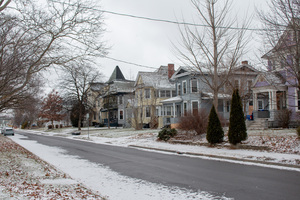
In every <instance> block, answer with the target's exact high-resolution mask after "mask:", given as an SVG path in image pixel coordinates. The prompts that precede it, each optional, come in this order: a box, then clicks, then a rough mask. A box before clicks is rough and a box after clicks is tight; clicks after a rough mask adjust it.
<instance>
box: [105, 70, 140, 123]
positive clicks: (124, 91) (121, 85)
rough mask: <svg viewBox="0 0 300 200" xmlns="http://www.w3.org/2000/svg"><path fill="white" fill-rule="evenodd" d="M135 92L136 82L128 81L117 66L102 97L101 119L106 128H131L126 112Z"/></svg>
mask: <svg viewBox="0 0 300 200" xmlns="http://www.w3.org/2000/svg"><path fill="white" fill-rule="evenodd" d="M133 92H134V81H130V80H126V79H125V77H124V75H123V73H122V72H121V70H120V68H119V67H118V66H116V68H115V69H114V71H113V73H112V74H111V76H110V78H109V80H108V81H107V83H106V86H105V87H104V88H103V92H102V94H101V97H100V99H102V100H101V101H102V106H101V109H100V112H101V119H102V123H104V125H105V126H123V127H128V126H129V124H128V123H127V121H128V119H127V118H126V116H127V115H126V113H125V111H126V106H127V102H128V99H130V98H131V97H132V95H133Z"/></svg>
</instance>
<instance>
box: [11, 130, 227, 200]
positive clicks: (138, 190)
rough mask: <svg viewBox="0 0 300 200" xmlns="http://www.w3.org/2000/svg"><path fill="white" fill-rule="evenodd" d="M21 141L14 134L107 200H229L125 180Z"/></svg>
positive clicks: (99, 167) (56, 151) (102, 168)
mask: <svg viewBox="0 0 300 200" xmlns="http://www.w3.org/2000/svg"><path fill="white" fill-rule="evenodd" d="M22 138H24V136H20V135H17V134H16V136H15V137H14V138H13V139H14V141H16V142H17V143H19V144H20V145H22V146H24V147H25V148H26V149H28V150H29V151H31V152H33V153H35V154H36V155H37V156H39V157H40V158H42V159H44V160H46V161H47V162H49V163H50V164H52V165H54V166H55V167H57V168H58V169H60V170H62V171H64V172H66V173H68V175H70V176H71V177H72V178H73V179H75V180H76V181H78V182H80V183H83V184H84V185H86V186H87V187H89V188H91V189H92V190H94V191H97V192H99V193H100V194H101V195H102V196H106V197H107V198H108V199H112V200H114V199H115V200H119V199H122V200H127V199H128V200H131V199H151V200H155V199H158V200H160V199H165V200H169V199H172V200H176V199H178V200H181V199H204V200H205V199H228V198H225V197H216V196H213V195H211V194H210V193H208V192H205V191H191V190H188V189H184V188H179V187H169V186H164V185H162V184H155V183H150V182H146V181H143V180H139V179H134V178H130V177H126V176H123V175H120V174H118V173H116V172H114V171H112V170H110V169H109V168H108V167H105V166H102V165H99V164H95V163H91V162H89V161H87V160H84V159H80V158H79V157H76V156H70V155H67V154H66V152H65V151H64V150H62V149H59V148H55V147H49V146H45V145H41V144H38V143H37V142H35V141H30V140H22ZM41 149H42V151H41Z"/></svg>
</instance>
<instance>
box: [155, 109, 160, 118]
mask: <svg viewBox="0 0 300 200" xmlns="http://www.w3.org/2000/svg"><path fill="white" fill-rule="evenodd" d="M155 115H156V116H159V107H156V109H155Z"/></svg>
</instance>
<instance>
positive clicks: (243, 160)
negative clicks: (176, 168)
mask: <svg viewBox="0 0 300 200" xmlns="http://www.w3.org/2000/svg"><path fill="white" fill-rule="evenodd" d="M129 147H132V148H140V149H148V150H155V151H162V152H168V153H175V154H181V155H183V154H185V155H192V156H205V157H209V158H220V159H227V160H234V161H242V162H250V163H256V164H265V165H273V166H280V167H291V168H295V169H300V166H299V165H292V164H283V163H275V162H267V161H260V160H250V159H241V158H234V157H228V156H217V155H210V154H204V153H191V152H180V151H175V150H168V149H160V148H154V147H144V146H139V145H129Z"/></svg>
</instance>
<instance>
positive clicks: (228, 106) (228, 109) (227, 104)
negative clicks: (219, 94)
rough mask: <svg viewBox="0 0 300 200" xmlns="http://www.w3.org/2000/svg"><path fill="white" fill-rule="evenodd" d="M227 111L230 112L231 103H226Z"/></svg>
mask: <svg viewBox="0 0 300 200" xmlns="http://www.w3.org/2000/svg"><path fill="white" fill-rule="evenodd" d="M226 111H227V112H230V101H226Z"/></svg>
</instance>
